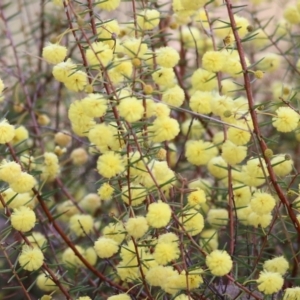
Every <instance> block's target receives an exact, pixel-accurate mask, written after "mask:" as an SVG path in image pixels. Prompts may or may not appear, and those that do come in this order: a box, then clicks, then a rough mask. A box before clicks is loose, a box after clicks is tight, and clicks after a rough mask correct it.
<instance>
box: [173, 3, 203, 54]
mask: <svg viewBox="0 0 300 300" xmlns="http://www.w3.org/2000/svg"><path fill="white" fill-rule="evenodd" d="M179 2H181V0H180V1H179ZM180 17H182V15H179V18H180ZM179 18H177V21H180V20H179ZM189 22H190V21H188V23H189ZM180 37H181V39H182V41H183V43H184V47H185V48H188V49H195V48H196V47H197V46H198V43H199V41H200V40H201V39H202V38H203V36H201V34H200V30H199V29H198V28H197V27H195V26H182V30H181V34H180Z"/></svg>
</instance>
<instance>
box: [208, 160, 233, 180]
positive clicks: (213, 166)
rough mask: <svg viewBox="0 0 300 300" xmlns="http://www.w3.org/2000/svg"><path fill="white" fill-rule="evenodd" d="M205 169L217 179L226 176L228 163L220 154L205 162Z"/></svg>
mask: <svg viewBox="0 0 300 300" xmlns="http://www.w3.org/2000/svg"><path fill="white" fill-rule="evenodd" d="M207 169H208V171H209V173H210V174H211V175H213V176H214V177H216V178H218V179H222V178H227V177H228V165H227V163H226V161H225V160H224V159H223V158H222V157H221V156H216V157H213V158H212V159H210V160H209V162H208V164H207Z"/></svg>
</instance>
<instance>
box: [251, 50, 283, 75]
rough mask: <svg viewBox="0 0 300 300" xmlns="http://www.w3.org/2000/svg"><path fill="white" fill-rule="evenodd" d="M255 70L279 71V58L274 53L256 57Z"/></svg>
mask: <svg viewBox="0 0 300 300" xmlns="http://www.w3.org/2000/svg"><path fill="white" fill-rule="evenodd" d="M258 60H259V63H258V64H257V65H256V68H257V69H259V70H261V71H265V72H274V71H276V70H278V69H279V67H280V63H281V57H280V56H279V55H277V54H275V53H264V54H261V55H259V57H258Z"/></svg>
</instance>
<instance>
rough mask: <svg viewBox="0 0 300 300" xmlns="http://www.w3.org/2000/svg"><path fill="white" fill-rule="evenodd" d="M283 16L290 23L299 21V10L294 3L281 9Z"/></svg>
mask: <svg viewBox="0 0 300 300" xmlns="http://www.w3.org/2000/svg"><path fill="white" fill-rule="evenodd" d="M283 17H284V18H285V19H286V20H287V21H288V22H290V23H291V24H299V23H300V11H299V10H298V9H297V6H295V5H289V6H287V7H286V8H285V9H284V11H283Z"/></svg>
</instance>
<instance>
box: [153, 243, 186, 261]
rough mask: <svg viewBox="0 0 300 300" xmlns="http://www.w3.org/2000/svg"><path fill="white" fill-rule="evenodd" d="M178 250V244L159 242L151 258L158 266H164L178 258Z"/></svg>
mask: <svg viewBox="0 0 300 300" xmlns="http://www.w3.org/2000/svg"><path fill="white" fill-rule="evenodd" d="M179 255H180V250H179V247H178V242H174V241H172V242H161V241H159V242H158V243H157V245H156V246H155V249H154V253H153V257H154V259H155V261H156V262H157V263H158V264H159V265H166V264H168V263H169V262H171V261H172V260H176V259H178V258H179Z"/></svg>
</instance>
